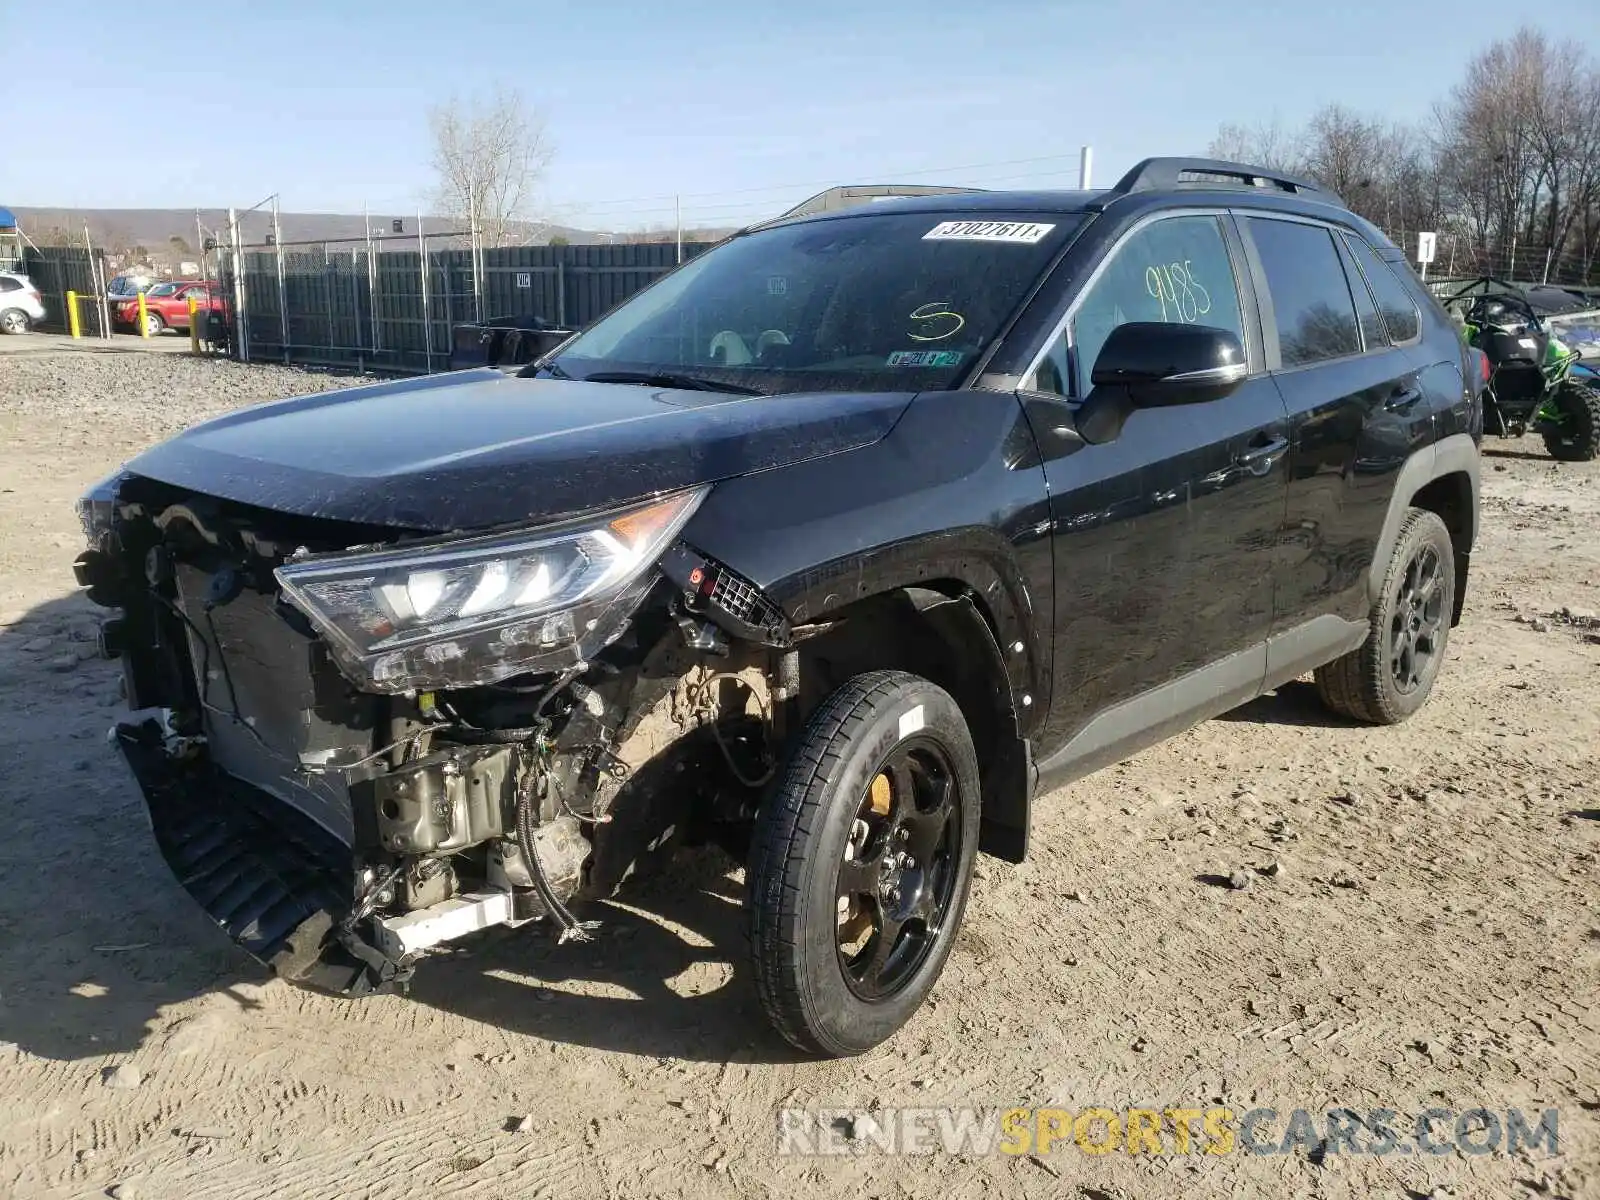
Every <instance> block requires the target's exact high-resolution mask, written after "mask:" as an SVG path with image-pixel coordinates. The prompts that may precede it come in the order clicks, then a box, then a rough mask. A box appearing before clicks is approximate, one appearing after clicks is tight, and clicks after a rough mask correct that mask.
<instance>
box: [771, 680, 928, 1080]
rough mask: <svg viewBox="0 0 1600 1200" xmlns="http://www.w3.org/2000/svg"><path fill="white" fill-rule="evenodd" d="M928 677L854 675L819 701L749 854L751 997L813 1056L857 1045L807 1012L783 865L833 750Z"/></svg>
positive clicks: (831, 765) (791, 894)
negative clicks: (837, 1040)
mask: <svg viewBox="0 0 1600 1200" xmlns="http://www.w3.org/2000/svg"><path fill="white" fill-rule="evenodd" d="M925 683H926V681H925V680H923V679H921V678H919V677H918V676H915V675H911V674H909V673H907V672H905V671H869V672H867V673H866V674H863V675H857V676H856V677H855V678H853V679H851V680H850V681H849V682H847V683H846V684H845V685H844V686H843V687H841V688H839V690H838V691H836V692H834V693H833V694H832V695H831V696H829V697H828V699H827V700H826V701H824V702H823V704H822V706H821V707H820V708H818V709H817V711H816V712H815V713H814V714H813V715H812V717H811V718H810V720H809V722H808V723H807V735H808V736H807V737H806V738H805V740H804V742H803V743H802V745H801V747H800V748H799V749H798V750H797V751H796V752H795V754H793V755H792V756H791V757H790V759H789V761H788V763H787V764H785V767H784V770H783V773H782V775H781V776H780V777H779V782H778V786H777V787H776V788H775V789H774V790H773V792H772V793H771V795H770V796H769V798H768V801H767V802H768V803H769V804H773V805H777V806H779V807H778V810H777V811H776V812H773V813H771V814H770V815H769V816H768V819H766V820H764V821H761V822H758V832H757V836H756V839H755V841H754V843H753V845H752V847H751V855H750V886H749V893H750V937H751V948H752V950H753V953H752V955H751V958H752V960H753V961H754V963H755V971H754V975H755V985H756V995H757V997H758V998H759V999H760V1001H761V1006H762V1008H764V1009H765V1010H766V1013H767V1016H768V1018H769V1019H770V1020H771V1021H772V1023H773V1025H775V1026H776V1027H777V1030H778V1032H779V1033H780V1034H782V1035H783V1037H784V1039H785V1040H786V1041H788V1042H789V1043H790V1044H791V1045H793V1046H795V1047H797V1048H799V1049H801V1050H804V1051H806V1052H808V1053H811V1054H822V1055H829V1056H838V1055H841V1054H849V1053H854V1052H855V1048H854V1047H849V1046H836V1045H830V1044H828V1043H825V1042H823V1041H822V1040H821V1039H820V1038H819V1037H818V1036H817V1034H816V1032H815V1023H814V1022H812V1021H810V1020H808V1019H807V1016H806V1002H805V997H804V996H803V995H802V994H801V992H800V989H799V988H798V987H797V986H795V983H794V981H795V980H796V979H797V978H798V977H799V974H800V958H801V947H800V931H801V922H802V920H803V914H802V912H801V900H802V897H801V894H800V889H799V888H797V887H794V886H792V885H787V884H785V883H784V880H785V879H786V878H787V877H788V875H789V872H787V871H784V870H783V869H782V868H783V866H784V865H785V864H786V863H787V862H788V861H789V860H790V859H791V858H792V857H794V856H795V855H797V854H798V853H800V852H801V848H802V847H803V846H804V845H806V844H807V842H808V841H809V840H810V838H811V835H812V830H813V827H814V825H815V823H816V821H817V820H818V817H819V815H820V813H821V811H822V808H823V798H822V795H821V793H822V792H823V790H824V789H825V787H826V785H827V784H828V782H829V781H830V780H831V779H832V778H833V776H834V774H835V773H836V772H837V771H838V770H839V768H840V766H841V765H842V764H843V762H844V758H843V756H841V755H840V754H838V753H837V752H835V751H834V749H833V747H835V746H837V745H838V744H839V743H840V741H841V740H844V741H845V742H848V741H849V739H851V738H852V737H854V736H855V735H856V733H857V732H858V731H859V730H860V728H861V727H862V726H864V725H865V724H867V722H868V721H869V720H870V719H871V718H872V716H873V713H874V710H875V707H876V706H875V704H874V703H873V702H874V701H876V700H878V699H880V698H884V699H887V698H888V697H891V696H893V695H895V694H897V693H899V692H900V691H902V690H903V689H904V688H906V687H907V686H910V685H916V684H925Z"/></svg>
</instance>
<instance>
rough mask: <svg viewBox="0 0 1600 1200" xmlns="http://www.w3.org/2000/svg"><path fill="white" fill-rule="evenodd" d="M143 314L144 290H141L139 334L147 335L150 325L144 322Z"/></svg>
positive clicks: (141, 335) (148, 334)
mask: <svg viewBox="0 0 1600 1200" xmlns="http://www.w3.org/2000/svg"><path fill="white" fill-rule="evenodd" d="M144 314H145V307H144V292H143V291H142V290H141V291H140V292H139V336H140V337H149V336H150V326H148V325H146V324H145V320H144Z"/></svg>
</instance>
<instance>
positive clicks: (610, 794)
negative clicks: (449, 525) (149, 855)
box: [76, 475, 795, 994]
mask: <svg viewBox="0 0 1600 1200" xmlns="http://www.w3.org/2000/svg"><path fill="white" fill-rule="evenodd" d="M706 490H707V489H706V488H705V487H703V486H702V487H694V488H689V489H685V490H680V491H676V492H672V493H668V494H662V495H655V496H650V497H647V498H644V499H641V500H640V501H638V502H636V503H632V504H629V505H626V506H623V507H620V508H613V509H610V510H608V511H605V512H600V513H594V514H588V515H585V516H582V517H578V518H575V519H572V520H567V521H563V522H561V523H558V524H551V525H544V526H541V527H538V528H533V529H510V530H497V531H492V532H486V533H477V534H473V535H463V536H440V535H438V534H437V533H427V532H422V531H418V532H415V533H408V532H407V531H404V530H397V529H394V528H388V527H376V526H361V525H355V524H350V523H343V522H337V521H331V520H326V519H321V518H311V517H301V516H295V515H293V514H286V513H281V512H277V511H272V510H267V509H262V508H259V507H254V506H250V505H245V504H242V503H237V502H233V501H228V500H224V499H220V498H217V497H212V496H205V495H197V494H194V493H191V492H188V491H185V490H183V489H181V488H178V487H176V486H173V485H170V484H167V483H163V482H160V481H157V480H155V479H151V478H147V477H143V476H138V475H119V476H117V477H115V478H113V479H112V480H109V481H107V482H106V483H105V484H102V485H99V486H97V487H96V488H95V489H93V490H92V491H91V492H90V493H88V494H87V495H86V496H85V497H84V499H83V500H82V501H81V502H80V513H81V515H82V518H83V522H84V527H85V532H86V535H87V537H88V540H89V548H88V549H87V551H86V552H85V553H83V554H82V555H81V556H80V557H79V559H78V561H77V568H76V569H77V573H78V579H79V582H80V584H81V585H83V586H84V587H86V588H87V589H88V593H89V596H90V598H91V599H93V600H94V601H95V602H97V603H99V604H101V605H103V606H105V607H107V608H110V609H113V610H116V611H115V613H114V615H113V616H111V617H110V618H109V619H107V621H106V622H105V624H104V632H103V635H102V645H103V650H104V652H105V654H106V655H107V656H108V657H112V658H118V659H120V660H121V661H122V664H123V669H124V680H125V685H126V689H127V702H128V711H127V712H125V713H124V714H122V715H121V716H120V718H119V719H118V721H117V723H116V725H115V726H114V728H113V730H112V734H113V736H114V739H115V741H116V743H117V744H118V745H119V747H120V748H121V751H122V753H123V754H124V755H125V757H126V759H127V761H128V764H129V766H130V767H131V768H132V770H133V773H134V775H135V776H136V777H137V779H138V782H139V784H140V787H141V789H142V790H143V792H144V796H145V800H146V802H147V805H148V808H149V813H150V821H151V826H152V829H153V831H154V834H155V838H156V841H157V843H158V845H159V847H160V849H161V852H162V854H163V856H164V857H165V858H166V860H167V862H168V864H169V865H170V867H171V868H172V870H173V872H174V874H175V875H176V876H177V878H178V880H179V882H180V883H181V884H182V885H183V886H184V888H185V889H186V890H187V891H188V892H189V893H190V895H191V896H192V897H193V898H194V899H195V900H196V901H197V902H198V903H199V904H200V905H201V906H202V907H203V908H204V909H205V910H206V912H207V913H209V914H210V915H211V917H212V918H213V919H214V920H215V921H216V922H217V923H218V924H219V925H221V926H222V928H223V929H224V930H225V931H226V932H227V933H228V934H229V935H230V936H231V937H232V938H233V939H234V940H235V941H236V942H237V943H238V944H239V945H240V946H242V947H243V948H244V949H246V950H247V951H249V952H250V953H251V954H252V955H253V956H255V957H256V958H257V959H259V960H260V961H262V962H263V963H265V964H267V965H268V966H269V967H271V968H272V969H273V970H274V971H275V972H277V973H278V974H280V975H283V976H284V977H286V978H288V979H291V980H294V981H296V982H298V983H302V984H305V985H308V986H313V987H317V988H320V989H324V990H329V991H333V992H336V993H340V994H363V993H369V992H374V991H384V990H392V989H396V988H403V987H404V985H405V984H406V982H407V981H408V979H409V978H410V975H411V971H412V968H413V966H414V964H415V962H416V961H417V959H418V958H419V957H420V956H421V955H422V954H424V953H425V952H426V951H427V950H428V949H429V948H430V947H434V946H438V945H440V944H441V943H445V942H448V941H451V940H452V939H455V938H457V937H460V936H462V935H465V934H467V933H471V932H473V931H475V930H479V929H483V928H486V927H489V926H492V925H517V924H520V923H522V922H525V921H530V920H535V919H539V918H544V919H546V920H547V921H548V922H549V923H551V924H552V925H553V926H554V927H555V929H556V930H557V931H558V933H559V936H560V937H561V938H562V939H569V938H580V939H581V938H585V937H587V936H589V931H590V929H591V928H592V924H591V923H590V922H585V921H582V920H580V919H579V918H578V917H577V916H576V915H574V913H573V911H572V910H571V909H570V908H569V907H568V905H569V903H572V902H573V901H575V900H583V899H586V898H593V897H603V896H607V895H610V894H611V893H612V892H613V891H614V890H615V888H616V887H617V885H618V884H619V883H620V882H621V881H622V879H623V878H625V877H626V876H627V875H628V874H629V873H630V871H632V870H633V869H634V868H635V866H636V865H637V864H638V863H639V862H640V861H641V859H642V857H643V856H646V855H648V854H649V853H650V852H651V851H653V850H655V849H657V848H658V847H659V846H660V845H661V844H662V843H663V842H664V841H665V840H666V839H667V838H669V836H671V835H672V834H674V833H680V834H681V833H683V832H684V829H683V826H684V824H685V823H686V821H690V820H692V821H693V822H694V823H696V824H697V826H698V829H697V831H696V832H697V836H702V837H710V838H717V839H719V840H725V838H736V837H738V836H740V830H741V829H747V827H748V822H749V820H750V818H751V816H752V814H753V813H754V810H755V806H756V803H757V799H758V796H759V789H760V788H761V787H762V786H763V785H764V784H765V783H766V781H767V780H768V779H769V778H770V776H771V774H772V771H773V764H774V762H775V761H776V745H777V743H776V740H775V739H777V738H778V737H781V731H782V727H783V723H784V716H785V710H786V705H785V700H786V699H788V698H790V697H791V696H792V682H793V675H794V670H795V668H794V652H793V649H792V647H791V645H790V640H791V631H790V630H789V627H788V625H787V621H786V619H785V618H784V616H783V614H782V612H781V611H780V610H778V609H777V608H776V607H774V606H772V605H770V604H768V603H767V602H766V601H765V600H764V598H763V597H762V596H761V595H760V594H759V593H758V592H756V591H755V590H754V589H753V588H751V587H749V586H748V585H747V584H746V583H745V582H744V581H743V580H741V579H739V577H737V576H735V575H734V574H733V573H732V572H730V571H728V570H727V569H726V568H725V567H722V566H721V565H719V564H717V563H715V562H712V561H710V560H707V559H706V558H704V557H703V556H701V555H699V554H698V553H696V552H695V551H694V550H693V549H692V548H690V547H688V546H687V545H685V544H684V543H683V542H682V541H680V540H679V534H680V532H681V530H682V529H683V526H684V524H685V522H687V521H688V519H689V517H690V516H691V515H692V514H693V513H694V511H695V509H696V507H697V506H698V505H699V503H700V501H701V499H702V498H703V497H704V495H705V493H706ZM786 680H788V681H789V684H788V686H789V687H790V690H789V691H788V692H786V690H785V688H786V683H785V681H786ZM689 814H692V817H691V816H690V815H689ZM725 844H730V845H731V844H732V843H731V842H726V841H725Z"/></svg>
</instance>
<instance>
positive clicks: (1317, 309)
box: [1248, 217, 1361, 367]
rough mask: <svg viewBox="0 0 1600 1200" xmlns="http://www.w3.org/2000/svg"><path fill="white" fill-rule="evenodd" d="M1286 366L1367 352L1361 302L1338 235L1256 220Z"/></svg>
mask: <svg viewBox="0 0 1600 1200" xmlns="http://www.w3.org/2000/svg"><path fill="white" fill-rule="evenodd" d="M1248 224H1249V226H1250V236H1251V238H1252V239H1253V240H1254V241H1255V244H1256V251H1257V253H1258V254H1259V255H1260V257H1261V267H1262V270H1263V271H1265V272H1266V276H1267V291H1268V293H1269V294H1270V296H1271V298H1272V311H1273V313H1274V315H1275V316H1276V318H1277V325H1278V350H1279V353H1280V354H1281V355H1282V358H1283V365H1284V366H1285V367H1303V366H1307V365H1309V364H1311V363H1318V362H1325V361H1327V360H1328V359H1332V358H1343V357H1345V356H1346V355H1350V354H1359V353H1361V335H1360V334H1359V333H1358V332H1357V327H1356V310H1355V303H1354V301H1353V300H1352V299H1351V298H1350V285H1349V284H1348V283H1347V282H1346V281H1345V277H1344V267H1343V266H1342V265H1341V264H1340V262H1339V252H1338V250H1336V249H1335V248H1334V244H1333V234H1332V233H1331V232H1330V231H1329V230H1327V229H1325V228H1323V227H1322V226H1320V225H1302V224H1299V223H1297V222H1293V221H1274V220H1271V219H1269V218H1263V217H1251V218H1249V220H1248Z"/></svg>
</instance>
